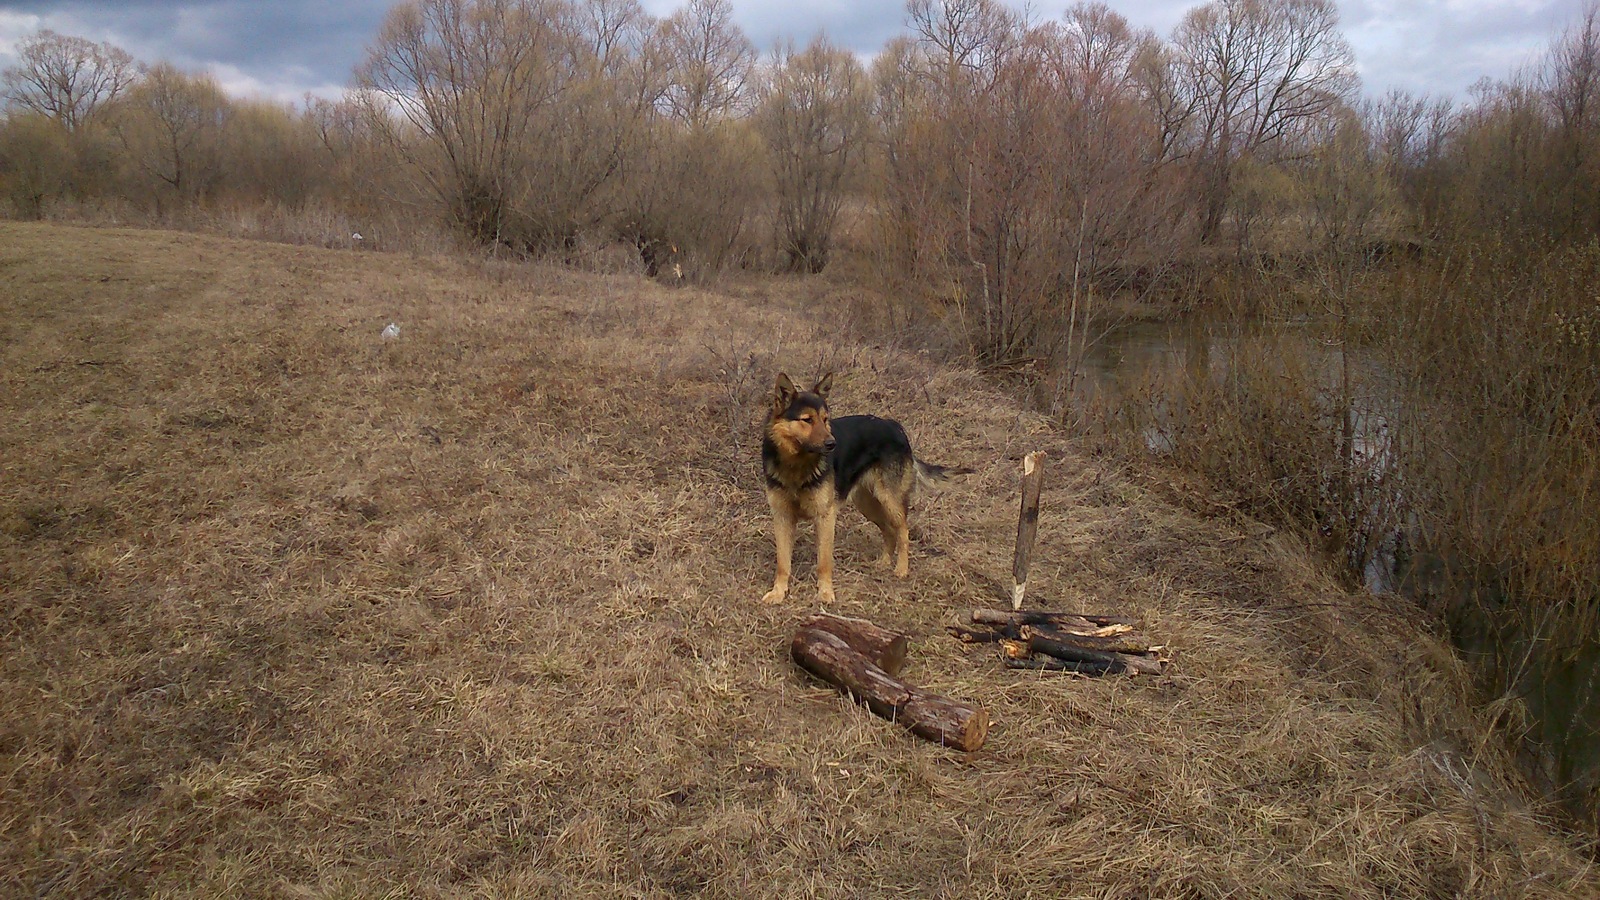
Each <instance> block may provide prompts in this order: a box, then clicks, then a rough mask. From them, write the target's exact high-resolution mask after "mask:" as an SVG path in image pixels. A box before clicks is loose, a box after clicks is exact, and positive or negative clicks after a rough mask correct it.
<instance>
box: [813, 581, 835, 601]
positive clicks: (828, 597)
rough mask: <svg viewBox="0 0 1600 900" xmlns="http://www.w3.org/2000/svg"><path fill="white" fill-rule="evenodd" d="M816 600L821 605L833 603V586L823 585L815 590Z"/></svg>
mask: <svg viewBox="0 0 1600 900" xmlns="http://www.w3.org/2000/svg"><path fill="white" fill-rule="evenodd" d="M817 599H818V600H819V601H821V602H823V603H832V602H833V599H834V598H833V585H831V584H824V585H821V586H820V587H818V588H817Z"/></svg>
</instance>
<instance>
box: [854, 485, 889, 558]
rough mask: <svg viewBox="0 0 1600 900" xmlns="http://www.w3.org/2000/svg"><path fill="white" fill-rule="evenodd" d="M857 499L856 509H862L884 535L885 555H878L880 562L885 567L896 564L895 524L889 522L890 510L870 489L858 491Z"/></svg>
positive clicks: (863, 513)
mask: <svg viewBox="0 0 1600 900" xmlns="http://www.w3.org/2000/svg"><path fill="white" fill-rule="evenodd" d="M855 500H856V509H859V510H861V514H862V515H864V516H866V517H867V521H869V522H871V523H872V524H874V525H876V526H878V532H879V533H880V534H882V535H883V555H881V556H879V557H878V563H879V564H880V565H883V566H885V567H888V566H892V565H894V526H892V525H890V524H889V513H888V511H886V510H885V509H884V508H883V504H882V503H879V502H878V498H877V496H876V495H874V494H873V493H872V492H870V491H857V492H856V494H855Z"/></svg>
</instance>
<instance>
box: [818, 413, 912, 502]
mask: <svg viewBox="0 0 1600 900" xmlns="http://www.w3.org/2000/svg"><path fill="white" fill-rule="evenodd" d="M833 439H834V440H835V441H837V442H838V443H837V444H836V445H835V446H834V448H833V452H832V453H830V454H828V461H829V462H830V463H831V464H832V467H833V479H834V485H835V490H837V491H838V495H839V496H840V497H841V498H842V497H848V496H850V490H851V489H852V488H854V487H855V486H856V482H858V481H860V480H861V476H862V475H864V474H866V473H867V472H869V471H871V470H872V469H873V468H875V467H879V466H882V467H884V468H885V469H890V470H899V469H901V468H903V467H904V466H907V465H910V464H911V460H912V456H911V439H910V438H908V437H906V430H905V429H904V428H902V427H901V426H900V423H899V422H896V421H895V420H893V419H882V418H879V417H877V416H840V417H839V418H837V419H834V420H833Z"/></svg>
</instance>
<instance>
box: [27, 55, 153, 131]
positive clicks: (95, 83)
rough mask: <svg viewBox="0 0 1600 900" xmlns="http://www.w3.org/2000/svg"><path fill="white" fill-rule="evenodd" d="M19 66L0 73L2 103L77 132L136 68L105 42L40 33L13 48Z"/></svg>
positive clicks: (131, 78)
mask: <svg viewBox="0 0 1600 900" xmlns="http://www.w3.org/2000/svg"><path fill="white" fill-rule="evenodd" d="M16 52H17V57H18V59H19V60H20V62H19V63H18V64H17V65H15V66H12V67H10V68H7V69H6V70H5V71H4V72H3V73H0V84H3V86H4V95H3V96H4V99H5V100H7V101H8V102H10V103H12V104H14V105H16V106H18V107H20V108H22V109H26V110H32V111H33V112H37V113H40V114H42V115H45V116H48V117H50V118H52V119H55V120H56V121H57V122H60V123H61V124H62V125H64V126H65V127H66V128H67V129H68V130H76V129H77V128H78V127H79V126H80V125H82V124H83V123H84V122H85V121H87V120H88V119H89V118H90V117H91V116H93V115H94V114H95V112H96V111H97V110H98V109H100V108H101V107H102V106H104V105H105V104H107V103H110V102H111V101H112V100H115V99H116V98H117V96H118V95H119V94H121V93H122V92H123V91H125V90H127V88H128V87H129V86H130V85H132V84H133V83H134V81H135V80H136V78H137V77H138V66H137V65H136V64H135V63H134V61H133V57H132V56H130V55H128V53H127V51H125V50H122V49H121V48H118V47H114V46H112V45H111V44H109V43H102V44H96V43H93V42H91V41H89V40H86V39H84V38H81V37H73V36H71V35H65V34H57V33H56V32H54V31H49V30H45V31H40V32H39V33H37V34H35V35H33V36H32V37H28V38H24V39H23V40H22V41H21V43H19V44H18V45H17V51H16Z"/></svg>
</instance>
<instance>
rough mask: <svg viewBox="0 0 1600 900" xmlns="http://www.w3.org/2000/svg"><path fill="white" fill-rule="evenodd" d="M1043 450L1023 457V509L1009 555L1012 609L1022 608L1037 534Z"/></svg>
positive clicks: (1042, 475)
mask: <svg viewBox="0 0 1600 900" xmlns="http://www.w3.org/2000/svg"><path fill="white" fill-rule="evenodd" d="M1043 463H1044V451H1042V450H1035V451H1034V452H1032V453H1029V454H1028V455H1027V456H1024V457H1023V458H1022V510H1021V512H1020V513H1018V515H1017V549H1016V552H1015V553H1013V554H1012V556H1011V608H1012V609H1021V608H1022V597H1023V595H1024V594H1026V593H1027V591H1028V562H1029V560H1031V559H1032V558H1033V540H1034V538H1035V537H1037V536H1038V534H1039V488H1040V487H1041V486H1042V485H1043V484H1044V465H1043Z"/></svg>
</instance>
